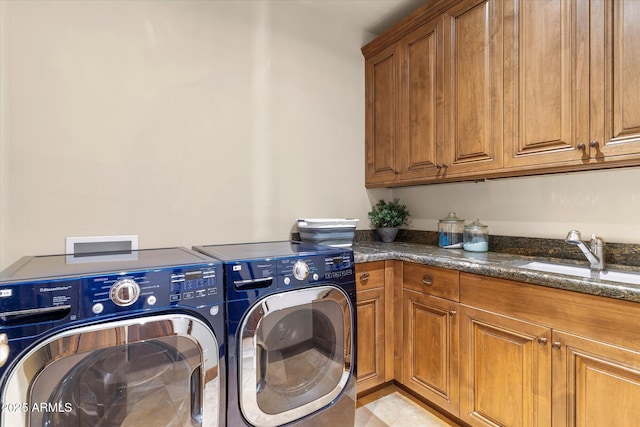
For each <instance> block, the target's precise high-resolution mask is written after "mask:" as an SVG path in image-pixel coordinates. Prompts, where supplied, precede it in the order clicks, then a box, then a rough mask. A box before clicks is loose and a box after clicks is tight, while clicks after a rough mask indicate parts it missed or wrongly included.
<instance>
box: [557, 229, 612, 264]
mask: <svg viewBox="0 0 640 427" xmlns="http://www.w3.org/2000/svg"><path fill="white" fill-rule="evenodd" d="M565 242H567V243H569V244H570V245H576V246H577V247H578V248H579V249H580V250H581V251H582V253H583V254H584V256H586V257H587V259H588V260H589V264H591V265H590V267H591V270H592V271H602V270H604V242H603V241H602V239H601V238H600V237H597V236H596V235H595V234H592V235H591V244H590V246H591V250H589V248H587V245H585V244H584V243H583V242H582V240H580V232H579V231H578V230H571V231H569V233H568V234H567V238H566V239H565Z"/></svg>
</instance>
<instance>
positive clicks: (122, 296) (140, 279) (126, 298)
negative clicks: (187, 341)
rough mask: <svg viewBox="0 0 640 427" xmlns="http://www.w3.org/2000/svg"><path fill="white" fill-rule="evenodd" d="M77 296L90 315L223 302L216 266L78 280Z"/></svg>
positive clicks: (218, 269)
mask: <svg viewBox="0 0 640 427" xmlns="http://www.w3.org/2000/svg"><path fill="white" fill-rule="evenodd" d="M82 282H84V283H83V285H82V286H83V288H84V290H85V292H83V293H82V294H81V298H82V300H83V302H84V303H85V304H87V305H88V306H89V307H91V313H92V314H93V315H107V314H112V313H120V312H123V311H133V310H145V309H150V308H160V307H166V306H171V307H174V306H183V307H198V306H202V305H209V304H218V303H221V302H222V301H223V294H224V292H223V291H222V270H221V266H220V265H217V264H216V265H210V264H209V265H206V266H195V267H184V268H173V269H158V270H154V271H145V272H132V273H122V274H120V275H109V276H101V277H93V278H87V279H83V280H82Z"/></svg>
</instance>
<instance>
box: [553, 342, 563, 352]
mask: <svg viewBox="0 0 640 427" xmlns="http://www.w3.org/2000/svg"><path fill="white" fill-rule="evenodd" d="M560 347H562V343H561V342H560V341H554V342H552V343H551V348H553V349H555V350H560Z"/></svg>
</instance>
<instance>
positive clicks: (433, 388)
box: [401, 263, 459, 416]
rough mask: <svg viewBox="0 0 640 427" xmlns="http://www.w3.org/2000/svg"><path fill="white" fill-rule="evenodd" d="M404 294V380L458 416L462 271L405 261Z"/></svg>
mask: <svg viewBox="0 0 640 427" xmlns="http://www.w3.org/2000/svg"><path fill="white" fill-rule="evenodd" d="M402 295H403V296H402V299H403V313H402V316H403V324H404V327H403V340H404V342H403V346H404V353H403V358H402V379H401V382H402V384H403V385H404V386H405V387H407V388H409V389H411V390H413V391H414V392H415V393H417V394H418V395H420V396H422V397H423V398H425V399H427V400H429V401H431V402H433V403H435V404H437V405H438V406H440V407H441V408H443V409H445V410H447V411H448V412H449V413H451V414H453V415H456V416H457V415H458V402H459V399H458V335H459V334H458V314H457V313H458V310H459V308H458V303H457V299H458V272H457V271H453V270H445V269H441V268H436V267H428V266H423V265H417V264H411V263H404V270H403V293H402ZM445 298H449V299H445Z"/></svg>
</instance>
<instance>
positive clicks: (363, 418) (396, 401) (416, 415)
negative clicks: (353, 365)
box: [355, 386, 458, 427]
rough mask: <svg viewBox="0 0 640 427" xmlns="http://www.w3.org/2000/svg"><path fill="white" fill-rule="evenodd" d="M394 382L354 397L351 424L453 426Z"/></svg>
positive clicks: (359, 426)
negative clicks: (356, 397)
mask: <svg viewBox="0 0 640 427" xmlns="http://www.w3.org/2000/svg"><path fill="white" fill-rule="evenodd" d="M457 426H458V424H455V423H453V422H452V421H451V420H448V419H447V418H445V417H444V416H442V415H441V414H439V413H437V412H436V411H434V410H432V409H431V408H429V407H428V406H427V405H425V404H423V403H422V402H420V401H418V400H417V399H416V398H414V397H413V396H411V395H409V394H408V393H406V392H405V391H404V390H401V389H399V388H398V387H395V386H389V387H385V388H384V389H382V390H379V391H377V392H375V393H372V394H370V395H367V396H364V397H363V398H361V399H358V402H357V404H356V422H355V427H457Z"/></svg>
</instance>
